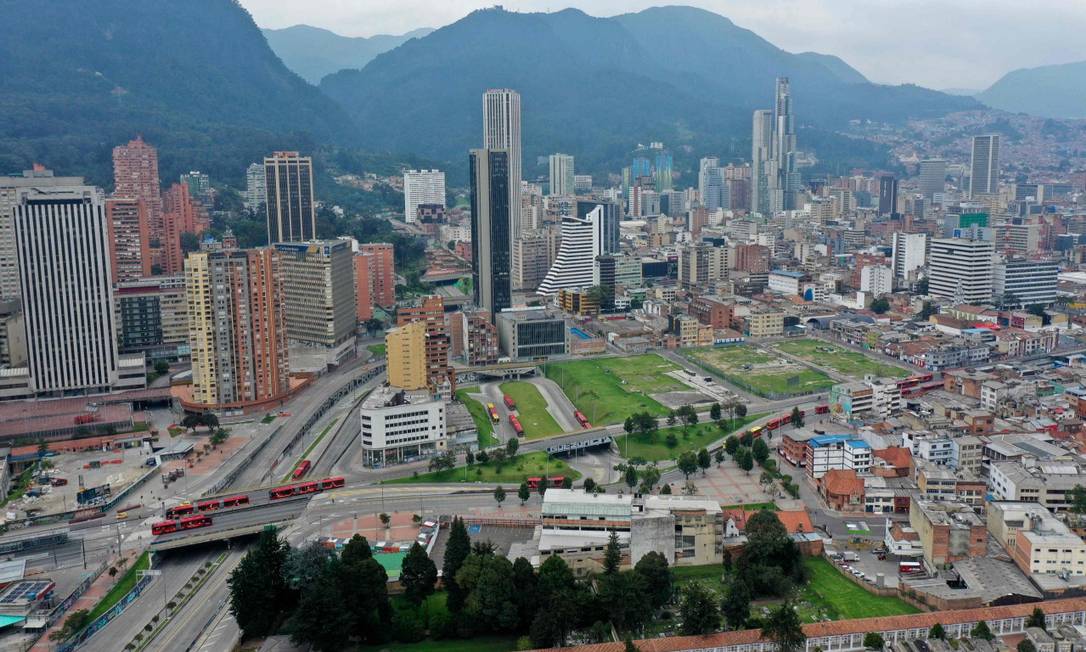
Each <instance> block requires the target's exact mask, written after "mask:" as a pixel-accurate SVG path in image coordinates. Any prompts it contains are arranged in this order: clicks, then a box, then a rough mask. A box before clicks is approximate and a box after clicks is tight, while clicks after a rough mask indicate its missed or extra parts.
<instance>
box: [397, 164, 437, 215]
mask: <svg viewBox="0 0 1086 652" xmlns="http://www.w3.org/2000/svg"><path fill="white" fill-rule="evenodd" d="M423 205H426V206H430V205H439V206H441V207H444V206H445V173H444V172H442V171H440V170H406V171H405V172H404V173H403V219H404V221H405V222H407V223H408V224H414V223H416V222H418V221H419V214H418V213H419V206H423Z"/></svg>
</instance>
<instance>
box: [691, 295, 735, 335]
mask: <svg viewBox="0 0 1086 652" xmlns="http://www.w3.org/2000/svg"><path fill="white" fill-rule="evenodd" d="M690 316H691V317H693V318H695V319H697V320H698V321H700V322H701V323H703V324H708V325H709V326H712V327H713V328H716V329H723V328H731V325H732V320H733V319H734V316H735V306H733V305H732V304H730V303H724V302H723V301H721V300H720V299H714V298H712V297H695V298H694V300H693V301H691V302H690Z"/></svg>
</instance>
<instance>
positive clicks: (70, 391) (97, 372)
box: [12, 185, 119, 397]
mask: <svg viewBox="0 0 1086 652" xmlns="http://www.w3.org/2000/svg"><path fill="white" fill-rule="evenodd" d="M12 216H13V221H14V232H15V245H16V251H17V259H18V265H19V270H18V272H19V274H18V278H19V281H20V291H19V295H20V297H21V298H22V305H23V318H24V327H25V329H26V331H25V332H26V344H27V353H28V367H29V376H30V383H29V390H30V393H31V394H32V395H37V396H57V397H59V396H70V395H75V394H92V393H99V392H106V391H109V390H110V389H111V387H112V386H113V385H115V384H116V383H117V380H118V374H119V360H118V352H117V324H116V321H115V318H114V313H113V274H112V270H111V267H110V255H109V251H110V247H109V224H108V223H107V219H106V208H105V198H104V197H103V195H102V191H101V190H100V189H98V188H94V187H92V186H85V185H73V186H49V187H29V188H20V189H18V190H17V191H16V196H15V202H14V206H13V212H12Z"/></svg>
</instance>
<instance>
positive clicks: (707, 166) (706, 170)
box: [698, 156, 731, 211]
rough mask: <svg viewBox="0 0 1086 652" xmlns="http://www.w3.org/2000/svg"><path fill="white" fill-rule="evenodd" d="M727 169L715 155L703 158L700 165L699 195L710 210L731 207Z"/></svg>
mask: <svg viewBox="0 0 1086 652" xmlns="http://www.w3.org/2000/svg"><path fill="white" fill-rule="evenodd" d="M725 170H726V168H722V167H720V159H718V158H716V157H715V156H710V157H707V158H703V159H701V161H700V163H699V165H698V195H700V196H701V205H702V206H703V207H705V208H706V209H707V210H709V211H715V210H717V209H719V208H725V209H727V208H731V205H730V204H731V199H730V196H729V186H728V183H727V180H726V179H725V178H724V175H725Z"/></svg>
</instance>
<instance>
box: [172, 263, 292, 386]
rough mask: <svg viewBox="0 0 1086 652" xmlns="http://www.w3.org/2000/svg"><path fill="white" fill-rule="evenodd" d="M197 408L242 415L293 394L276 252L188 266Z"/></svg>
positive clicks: (190, 338)
mask: <svg viewBox="0 0 1086 652" xmlns="http://www.w3.org/2000/svg"><path fill="white" fill-rule="evenodd" d="M185 292H186V299H187V301H188V310H189V346H190V349H191V356H192V400H193V402H194V403H197V404H201V405H207V406H219V407H227V406H229V407H243V406H244V405H245V404H249V403H259V402H262V401H268V400H272V399H275V398H277V397H282V396H284V395H286V394H287V393H288V391H289V389H290V379H289V375H288V371H289V365H288V358H287V355H288V354H287V327H286V316H285V314H284V312H285V305H286V301H284V299H283V276H282V270H281V267H280V260H279V252H278V251H276V250H275V249H271V248H263V249H249V250H217V251H198V252H194V253H191V254H189V255H188V257H187V258H185Z"/></svg>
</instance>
